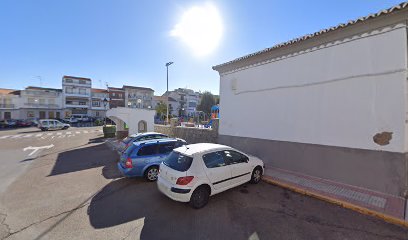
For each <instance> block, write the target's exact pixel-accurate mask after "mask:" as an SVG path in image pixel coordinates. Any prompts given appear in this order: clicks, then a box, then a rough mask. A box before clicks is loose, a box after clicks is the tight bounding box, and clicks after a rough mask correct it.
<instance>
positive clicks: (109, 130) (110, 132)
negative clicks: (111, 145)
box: [103, 125, 116, 138]
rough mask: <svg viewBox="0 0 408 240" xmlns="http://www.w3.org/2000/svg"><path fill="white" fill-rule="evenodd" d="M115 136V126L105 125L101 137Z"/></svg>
mask: <svg viewBox="0 0 408 240" xmlns="http://www.w3.org/2000/svg"><path fill="white" fill-rule="evenodd" d="M115 135H116V126H115V125H106V126H105V127H103V136H104V137H105V138H113V137H115Z"/></svg>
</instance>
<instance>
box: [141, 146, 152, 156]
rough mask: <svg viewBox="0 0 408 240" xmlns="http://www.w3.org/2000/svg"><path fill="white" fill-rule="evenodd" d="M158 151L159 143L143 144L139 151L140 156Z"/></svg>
mask: <svg viewBox="0 0 408 240" xmlns="http://www.w3.org/2000/svg"><path fill="white" fill-rule="evenodd" d="M156 152H157V145H149V146H143V147H142V148H141V149H139V152H138V153H137V155H138V156H149V155H154V154H156Z"/></svg>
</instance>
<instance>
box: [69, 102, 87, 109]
mask: <svg viewBox="0 0 408 240" xmlns="http://www.w3.org/2000/svg"><path fill="white" fill-rule="evenodd" d="M65 107H67V108H89V105H88V104H87V105H81V104H76V103H70V104H68V103H66V104H65Z"/></svg>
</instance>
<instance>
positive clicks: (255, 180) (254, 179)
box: [251, 167, 262, 184]
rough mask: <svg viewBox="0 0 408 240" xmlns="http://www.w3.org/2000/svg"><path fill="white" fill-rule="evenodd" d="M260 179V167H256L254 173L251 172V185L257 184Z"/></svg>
mask: <svg viewBox="0 0 408 240" xmlns="http://www.w3.org/2000/svg"><path fill="white" fill-rule="evenodd" d="M261 178H262V168H261V167H256V168H255V169H254V171H252V175H251V183H254V184H256V183H259V182H260V181H261Z"/></svg>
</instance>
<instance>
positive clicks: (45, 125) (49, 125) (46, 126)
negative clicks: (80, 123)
mask: <svg viewBox="0 0 408 240" xmlns="http://www.w3.org/2000/svg"><path fill="white" fill-rule="evenodd" d="M70 126H71V125H69V124H66V123H62V122H60V121H58V120H55V119H41V120H40V121H38V128H39V129H41V131H48V130H58V129H63V130H65V129H68V128H69V127H70Z"/></svg>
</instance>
